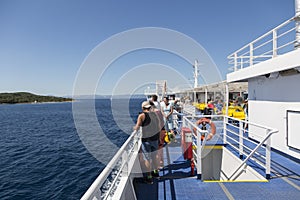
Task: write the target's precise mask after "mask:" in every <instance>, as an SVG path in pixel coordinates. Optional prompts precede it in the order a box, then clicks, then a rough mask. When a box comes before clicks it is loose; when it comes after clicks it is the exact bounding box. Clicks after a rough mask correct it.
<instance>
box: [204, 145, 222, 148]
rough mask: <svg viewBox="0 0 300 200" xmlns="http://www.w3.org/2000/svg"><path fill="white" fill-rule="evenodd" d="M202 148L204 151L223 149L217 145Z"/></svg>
mask: <svg viewBox="0 0 300 200" xmlns="http://www.w3.org/2000/svg"><path fill="white" fill-rule="evenodd" d="M204 148H205V149H223V146H219V145H216V146H205V147H204Z"/></svg>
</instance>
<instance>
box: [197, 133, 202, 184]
mask: <svg viewBox="0 0 300 200" xmlns="http://www.w3.org/2000/svg"><path fill="white" fill-rule="evenodd" d="M201 151H202V146H201V133H200V132H199V131H197V179H201V178H202V177H201V176H202V167H201V166H202V161H201V159H202V155H201Z"/></svg>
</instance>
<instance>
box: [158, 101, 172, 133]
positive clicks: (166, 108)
mask: <svg viewBox="0 0 300 200" xmlns="http://www.w3.org/2000/svg"><path fill="white" fill-rule="evenodd" d="M160 107H161V112H162V114H163V116H164V121H165V129H166V131H167V132H171V133H172V134H173V133H174V130H173V129H174V126H173V117H172V114H173V106H172V105H171V104H170V103H169V98H168V97H164V101H163V102H162V103H161V104H160Z"/></svg>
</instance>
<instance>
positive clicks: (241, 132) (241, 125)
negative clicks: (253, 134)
mask: <svg viewBox="0 0 300 200" xmlns="http://www.w3.org/2000/svg"><path fill="white" fill-rule="evenodd" d="M239 124H240V126H239V154H240V159H243V127H244V126H243V122H242V121H239Z"/></svg>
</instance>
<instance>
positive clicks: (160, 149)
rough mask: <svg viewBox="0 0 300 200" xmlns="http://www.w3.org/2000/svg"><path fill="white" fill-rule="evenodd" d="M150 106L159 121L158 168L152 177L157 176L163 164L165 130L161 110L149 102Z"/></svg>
mask: <svg viewBox="0 0 300 200" xmlns="http://www.w3.org/2000/svg"><path fill="white" fill-rule="evenodd" d="M150 104H151V106H152V110H153V112H155V113H156V115H157V118H158V120H159V130H160V134H159V141H158V156H157V157H158V162H159V166H158V168H157V170H156V171H154V172H153V175H154V176H157V175H158V170H159V169H161V168H163V163H164V162H163V147H164V143H165V140H164V139H165V135H166V130H165V127H164V117H163V114H162V112H161V110H160V109H158V108H157V107H156V106H155V104H154V102H152V101H150Z"/></svg>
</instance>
